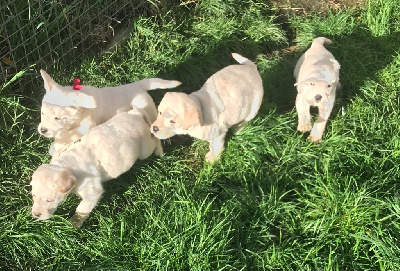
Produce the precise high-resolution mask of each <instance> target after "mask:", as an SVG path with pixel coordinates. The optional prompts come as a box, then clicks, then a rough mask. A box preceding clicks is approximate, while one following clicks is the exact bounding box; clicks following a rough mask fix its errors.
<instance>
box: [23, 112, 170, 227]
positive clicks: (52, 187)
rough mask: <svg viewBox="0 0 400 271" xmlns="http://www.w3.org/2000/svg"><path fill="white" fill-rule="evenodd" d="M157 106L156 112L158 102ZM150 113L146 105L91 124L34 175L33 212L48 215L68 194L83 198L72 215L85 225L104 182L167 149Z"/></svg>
mask: <svg viewBox="0 0 400 271" xmlns="http://www.w3.org/2000/svg"><path fill="white" fill-rule="evenodd" d="M153 109H154V112H155V113H157V111H156V108H155V106H154V107H153ZM150 125H151V122H150V119H149V116H148V115H147V114H146V112H145V111H144V110H143V109H140V108H134V109H133V110H131V111H129V112H124V113H120V114H118V115H116V116H114V117H113V118H112V119H110V120H108V121H107V122H105V123H103V124H101V125H99V126H97V127H95V128H93V129H91V130H90V131H89V132H88V133H87V134H86V135H84V136H83V137H82V138H81V140H80V141H78V142H76V143H74V144H72V145H71V146H70V147H69V148H68V150H66V151H65V152H63V153H61V154H60V156H59V157H57V158H55V159H53V160H52V161H51V162H50V163H49V164H44V165H41V166H40V167H39V168H38V169H37V170H36V171H35V172H34V174H33V175H32V182H31V185H32V196H33V206H32V215H33V216H34V217H35V218H37V219H39V220H44V219H49V218H50V217H51V216H52V214H53V213H54V212H55V210H56V209H57V207H58V206H59V205H60V204H61V203H62V202H63V201H64V200H65V199H66V197H67V196H68V194H70V193H71V192H72V193H75V194H77V195H79V196H80V197H81V198H82V201H81V202H80V204H79V206H78V207H77V208H76V212H75V214H74V216H73V217H72V218H71V219H70V220H71V222H72V223H73V225H74V226H75V227H80V226H81V225H82V223H83V222H84V221H85V219H86V218H87V217H88V216H89V214H90V212H91V211H92V209H93V208H94V207H95V206H96V205H97V203H98V201H99V199H100V197H101V195H102V193H103V187H102V183H103V182H105V181H107V180H110V179H113V178H117V177H118V176H119V175H121V174H122V173H124V172H126V171H128V170H129V169H130V168H131V167H132V165H133V164H134V163H135V161H136V160H137V159H146V158H147V157H149V156H150V155H151V154H152V153H153V152H154V154H155V155H158V156H160V155H162V153H163V151H162V147H161V142H160V140H159V139H158V138H156V137H154V136H153V135H152V134H151V133H150V130H149V129H150Z"/></svg>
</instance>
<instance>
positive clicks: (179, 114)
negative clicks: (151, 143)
mask: <svg viewBox="0 0 400 271" xmlns="http://www.w3.org/2000/svg"><path fill="white" fill-rule="evenodd" d="M232 56H233V57H234V58H235V60H237V61H238V62H240V63H242V65H230V66H228V67H225V68H224V69H222V70H220V71H218V72H217V73H215V74H214V75H212V76H211V77H210V78H209V79H208V80H207V81H206V83H205V84H204V85H203V87H202V88H201V89H200V90H199V91H196V92H193V93H191V94H190V95H187V94H184V93H178V92H167V93H166V94H165V96H164V98H163V99H162V101H161V103H160V105H159V107H158V111H159V115H158V117H157V120H156V121H155V122H154V123H153V125H152V127H151V130H152V132H153V133H154V134H155V135H156V136H157V137H158V138H160V139H165V138H169V137H171V136H173V135H175V134H189V135H191V136H193V137H196V138H199V139H202V140H207V141H208V142H209V143H210V151H209V152H208V153H207V155H206V160H207V161H214V160H216V159H218V158H219V156H220V154H221V152H222V151H223V150H224V148H225V146H224V143H225V135H226V133H227V131H228V129H229V128H230V127H232V126H234V125H236V126H238V127H237V128H238V129H237V132H239V131H240V129H241V128H242V127H243V126H244V125H245V124H246V123H247V122H248V121H250V120H251V119H253V118H254V117H255V116H256V114H257V112H258V110H259V108H260V106H261V102H262V99H263V95H264V90H263V86H262V80H261V77H260V74H259V73H258V71H257V66H256V65H255V64H254V63H253V62H251V61H250V60H248V59H247V58H245V57H243V56H241V55H239V54H236V53H234V54H232Z"/></svg>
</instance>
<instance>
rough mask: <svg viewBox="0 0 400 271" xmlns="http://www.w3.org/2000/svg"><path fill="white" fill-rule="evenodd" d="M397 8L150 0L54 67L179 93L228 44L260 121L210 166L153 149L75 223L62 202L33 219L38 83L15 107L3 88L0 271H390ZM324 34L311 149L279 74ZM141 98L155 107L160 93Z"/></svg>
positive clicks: (174, 145) (396, 265) (394, 247)
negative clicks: (320, 115) (328, 64)
mask: <svg viewBox="0 0 400 271" xmlns="http://www.w3.org/2000/svg"><path fill="white" fill-rule="evenodd" d="M165 2H166V1H165ZM399 11H400V8H399V5H398V4H397V1H395V0H389V1H383V0H380V1H370V3H369V4H368V5H366V7H365V8H364V9H362V10H350V9H349V10H340V11H328V13H322V14H313V13H309V14H308V15H307V16H303V17H295V16H289V17H283V16H280V15H278V14H279V13H278V12H277V11H276V10H274V9H273V8H271V7H269V6H267V5H265V4H263V1H258V0H245V1H237V0H229V1H218V0H206V1H188V2H184V3H183V2H182V4H179V2H177V1H176V2H174V3H172V4H167V3H163V9H162V10H161V12H160V14H158V15H156V16H154V17H140V18H138V19H137V21H136V22H135V23H134V25H133V28H132V31H131V33H130V36H129V37H128V38H127V40H126V41H125V42H124V43H122V44H121V45H120V46H118V47H117V48H116V49H115V51H113V52H109V53H106V54H104V55H102V56H99V57H96V58H94V59H93V58H87V59H84V60H83V63H82V66H79V67H74V68H73V69H72V70H71V71H70V74H68V76H67V77H65V76H64V77H62V75H61V74H55V77H56V78H58V79H59V81H60V83H68V82H70V81H71V79H72V76H73V75H74V74H79V75H80V77H81V78H82V79H83V80H84V82H85V84H92V85H96V86H106V85H117V84H122V83H127V82H132V81H135V80H138V79H141V78H145V77H152V76H159V77H163V78H168V79H176V80H180V81H182V82H183V84H182V86H181V87H179V90H181V91H185V92H192V91H195V90H197V89H199V88H200V87H201V85H202V84H203V83H204V82H205V80H206V79H207V78H208V77H209V76H210V75H211V74H212V73H214V72H216V71H217V70H218V69H221V68H222V67H224V66H226V65H229V64H233V63H234V60H233V59H232V58H231V56H230V52H233V51H235V52H238V53H241V54H243V55H245V56H247V57H249V58H251V59H253V60H254V61H255V62H256V63H257V65H258V68H259V71H260V73H261V75H262V77H263V82H264V89H265V98H264V101H263V105H262V108H261V110H260V113H259V115H258V116H257V118H256V119H255V120H253V121H252V122H251V123H249V125H248V126H247V127H246V128H245V129H244V130H243V131H242V132H241V133H240V134H239V135H229V137H228V141H227V143H226V150H225V151H224V153H223V155H222V158H221V160H220V161H218V162H216V163H214V164H208V163H206V162H205V161H204V155H205V154H206V152H207V148H208V144H207V143H206V142H204V141H200V140H193V141H191V140H190V139H189V138H188V137H186V136H177V137H176V138H173V139H171V140H166V141H164V142H163V143H164V149H165V152H166V155H165V156H164V157H162V158H156V157H151V158H149V159H147V160H145V161H139V162H138V163H136V164H135V165H134V167H133V168H132V169H131V170H130V171H129V172H127V173H125V174H123V175H122V176H121V177H119V178H118V179H116V180H112V181H109V182H108V183H106V184H105V189H106V193H105V195H104V197H103V198H102V200H101V201H100V203H99V205H98V206H97V207H96V208H95V210H94V211H93V213H92V214H91V216H90V217H89V219H88V220H87V221H86V222H85V224H84V225H83V227H82V228H81V229H80V230H76V229H74V228H73V227H72V226H71V225H70V223H69V222H68V221H67V219H68V218H69V217H70V216H71V215H72V214H73V212H74V210H75V208H76V206H77V203H78V202H79V199H78V198H77V197H74V196H71V197H70V198H69V199H68V200H67V201H66V202H65V203H64V204H63V205H62V206H61V207H60V208H59V209H58V210H57V212H56V215H55V216H54V217H52V218H51V219H50V220H48V221H40V222H38V221H35V220H34V219H33V218H31V217H30V207H31V204H32V201H31V197H30V195H29V194H28V190H29V182H30V175H31V174H32V172H33V171H34V170H35V169H36V168H37V167H38V166H39V165H40V164H41V163H44V162H46V161H48V160H49V157H48V155H47V154H46V153H47V150H48V146H49V144H50V141H49V140H47V139H45V138H43V137H40V136H39V135H38V134H37V133H36V132H35V131H36V126H37V124H38V122H39V112H38V111H37V110H36V109H37V108H38V107H39V104H40V96H41V95H42V94H43V91H44V90H41V89H38V90H36V91H37V93H39V95H38V97H33V98H32V97H29V98H28V97H26V96H23V95H21V96H19V97H15V96H13V95H11V94H10V93H9V91H8V90H7V88H5V89H4V90H2V91H1V92H0V93H1V94H0V98H1V99H0V109H1V111H0V112H1V113H0V115H1V118H0V120H1V125H2V129H1V130H0V132H1V138H2V140H1V141H0V146H1V152H0V157H1V165H0V172H1V182H0V204H1V206H2V208H1V211H0V228H1V231H0V243H1V244H2V245H1V251H0V266H1V267H2V268H0V269H4V270H28V269H32V270H398V269H400V183H399V180H400V167H399V164H400V95H399V89H400V80H399V77H400V54H399V44H400V32H399V31H400V28H399V19H398V18H399ZM322 35H323V36H326V37H328V38H330V39H332V41H333V44H332V45H330V46H329V49H330V50H331V51H332V53H333V54H334V55H335V56H336V58H337V59H338V61H339V62H340V63H341V67H342V68H341V82H342V85H343V90H342V91H341V92H339V93H338V99H337V101H336V104H335V108H334V112H333V113H332V115H331V118H330V121H329V123H328V125H327V129H326V132H325V134H324V136H323V139H324V140H323V142H321V143H320V144H317V145H315V144H312V143H309V142H308V141H307V139H306V138H305V137H304V136H302V135H300V134H298V133H297V132H296V126H297V115H296V112H295V110H294V99H295V96H296V91H295V88H294V87H293V84H294V78H293V75H292V73H293V68H294V65H295V63H296V61H297V59H298V57H300V55H301V54H302V53H303V52H304V50H305V49H306V48H307V46H308V45H309V43H310V42H311V40H312V39H313V38H315V37H317V36H322ZM292 44H295V45H296V49H295V50H294V51H288V50H287V48H288V47H289V45H292ZM150 93H151V95H152V96H153V97H154V99H155V101H156V103H158V102H159V100H160V99H161V97H162V96H163V94H164V93H165V92H164V91H161V90H155V91H152V92H150Z"/></svg>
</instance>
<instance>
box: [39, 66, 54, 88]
mask: <svg viewBox="0 0 400 271" xmlns="http://www.w3.org/2000/svg"><path fill="white" fill-rule="evenodd" d="M40 74H41V75H42V78H43V81H44V88H45V89H46V92H49V91H51V90H52V89H53V87H54V86H55V85H57V83H56V82H55V81H54V80H53V78H51V77H50V75H48V73H47V72H45V71H44V70H42V69H41V70H40Z"/></svg>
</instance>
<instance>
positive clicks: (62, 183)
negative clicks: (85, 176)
mask: <svg viewBox="0 0 400 271" xmlns="http://www.w3.org/2000/svg"><path fill="white" fill-rule="evenodd" d="M75 184H76V178H75V176H74V175H72V173H71V171H70V170H69V169H62V170H61V171H60V172H59V174H58V176H57V187H58V192H60V193H62V194H65V193H67V192H68V191H70V190H71V189H72V188H73V187H74V186H75Z"/></svg>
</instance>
